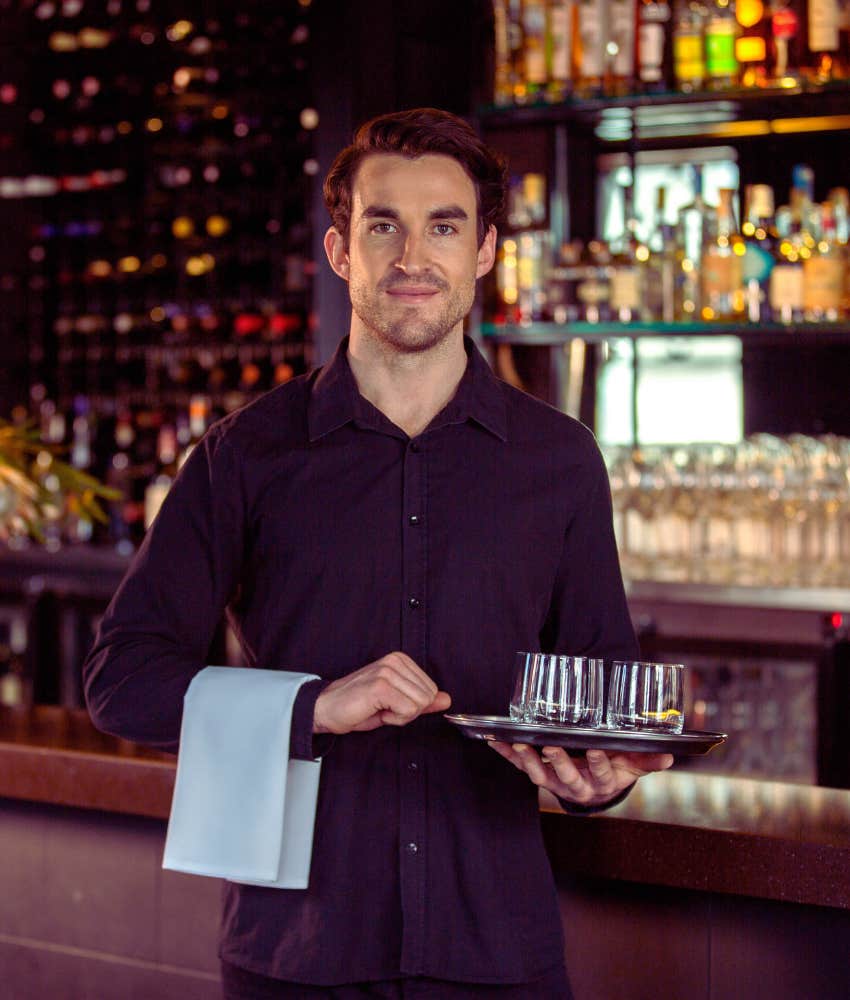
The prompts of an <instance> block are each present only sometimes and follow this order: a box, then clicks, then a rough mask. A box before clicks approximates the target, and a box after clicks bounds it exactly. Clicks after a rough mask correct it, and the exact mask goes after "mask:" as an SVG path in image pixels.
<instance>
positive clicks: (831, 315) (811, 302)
mask: <svg viewBox="0 0 850 1000" xmlns="http://www.w3.org/2000/svg"><path fill="white" fill-rule="evenodd" d="M816 235H817V240H816V243H815V246H814V247H813V249H812V251H811V253H810V254H809V256H807V257H805V258H804V260H803V309H804V316H805V318H806V320H808V321H810V322H814V323H823V322H834V321H836V320H838V319H841V318H842V316H843V312H842V300H843V298H844V278H845V260H844V255H843V254H842V252H841V248H840V246H839V245H838V241H837V238H836V232H835V216H834V214H833V210H832V204H831V203H830V202H828V201H825V202H824V203H823V204H822V205H821V208H820V226H819V231H818V232H817V234H816Z"/></svg>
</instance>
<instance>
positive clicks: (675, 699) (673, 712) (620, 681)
mask: <svg viewBox="0 0 850 1000" xmlns="http://www.w3.org/2000/svg"><path fill="white" fill-rule="evenodd" d="M684 673H685V668H684V665H683V664H681V663H644V662H638V661H622V660H615V661H614V664H613V668H612V671H611V681H610V684H609V686H608V707H607V711H606V722H607V723H608V725H609V726H610V727H612V728H614V729H638V730H643V731H646V732H654V733H681V731H682V729H683V728H684V724H685V712H684V703H685V698H684V693H685V685H684Z"/></svg>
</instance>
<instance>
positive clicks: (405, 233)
mask: <svg viewBox="0 0 850 1000" xmlns="http://www.w3.org/2000/svg"><path fill="white" fill-rule="evenodd" d="M476 212H477V204H476V196H475V186H474V184H473V182H472V180H471V179H470V177H469V176H468V174H467V173H466V172H465V170H464V169H463V167H462V166H461V165H460V164H459V163H458V162H457V161H456V160H454V159H452V158H451V157H449V156H443V155H437V154H426V155H424V156H420V157H417V158H416V159H408V158H406V157H403V156H397V155H395V154H389V153H378V154H373V155H371V156H368V157H366V158H365V159H364V160H363V162H362V163H361V164H360V167H359V169H358V170H357V173H356V174H355V177H354V183H353V190H352V199H351V230H350V240H349V246H348V249H347V250H346V248H345V246H344V244H343V240H342V237H341V235H340V234H339V233H337V232H336V230H335V229H330V230H329V231H328V233H327V235H326V237H325V249H326V250H327V252H328V258H329V260H330V262H331V266H332V267H333V268H334V270H335V271H336V273H337V274H339V275H340V277H343V278H345V279H346V280H347V281H348V286H349V295H350V297H351V306H352V310H353V314H354V315H353V317H352V335H355V334H362V335H364V336H370V337H372V338H375V339H377V340H379V341H380V342H381V343H382V344H384V345H385V346H386V347H390V348H392V349H393V350H396V351H400V352H403V353H415V352H419V351H425V350H428V349H429V348H431V347H434V346H436V345H437V344H439V343H441V342H443V341H445V340H446V339H447V338H448V337H450V336H451V335H457V336H459V335H460V332H461V331H462V329H463V319H464V317H465V316H466V314H467V313H468V312H469V310H470V308H471V307H472V301H473V298H474V295H475V280H476V278H479V277H481V275H483V274H486V273H487V271H489V270H490V268H491V267H492V265H493V256H494V247H495V238H496V231H495V229H494V228H493V227H491V228H490V231H489V232H488V233H487V236H486V237H485V239H484V242H483V244H482V245H481V247H479V246H478V239H477V215H476Z"/></svg>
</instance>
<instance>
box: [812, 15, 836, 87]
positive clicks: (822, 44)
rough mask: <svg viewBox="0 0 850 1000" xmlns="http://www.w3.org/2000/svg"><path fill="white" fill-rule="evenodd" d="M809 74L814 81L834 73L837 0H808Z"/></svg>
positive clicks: (821, 81) (817, 81) (830, 77)
mask: <svg viewBox="0 0 850 1000" xmlns="http://www.w3.org/2000/svg"><path fill="white" fill-rule="evenodd" d="M808 27H809V39H808V41H809V58H810V65H809V74H810V75H811V77H812V79H813V81H814V82H815V83H826V82H827V81H828V80H831V79H832V78H833V76H834V75H835V70H836V65H835V63H836V59H837V57H838V49H839V31H838V0H809V22H808Z"/></svg>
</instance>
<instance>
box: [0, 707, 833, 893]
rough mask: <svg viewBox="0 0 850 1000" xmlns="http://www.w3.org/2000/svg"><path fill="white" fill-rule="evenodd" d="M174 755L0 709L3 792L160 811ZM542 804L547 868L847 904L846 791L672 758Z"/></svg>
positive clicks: (43, 715) (167, 796) (62, 719)
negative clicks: (687, 767)
mask: <svg viewBox="0 0 850 1000" xmlns="http://www.w3.org/2000/svg"><path fill="white" fill-rule="evenodd" d="M175 766H176V758H175V757H174V756H172V755H171V754H166V753H159V752H157V751H154V750H148V749H145V748H143V747H139V746H137V745H135V744H132V743H128V742H126V741H124V740H119V739H116V738H115V737H111V736H105V735H104V734H102V733H99V732H98V731H97V730H96V729H94V727H93V726H92V725H91V723H90V721H89V719H88V716H87V715H86V713H85V711H84V710H82V709H63V708H57V707H54V706H38V707H36V708H32V709H29V710H26V711H18V710H12V709H0V797H3V798H8V799H26V800H29V801H36V802H44V803H52V804H55V805H63V806H73V807H77V808H82V809H94V810H102V811H107V812H117V813H124V814H126V815H133V816H147V817H154V818H158V819H166V818H167V817H168V813H169V809H170V806H171V794H172V790H173V785H174V773H175ZM541 807H542V821H543V834H544V838H545V841H546V846H547V849H548V851H549V856H550V858H551V861H552V865H553V868H554V870H555V873H556V875H559V876H564V875H566V876H572V875H576V876H590V877H599V878H608V879H617V880H623V881H628V882H640V883H644V884H650V885H665V886H672V887H676V888H683V889H691V890H703V891H707V892H721V893H731V894H734V895H743V896H753V897H757V898H763V899H776V900H784V901H787V902H796V903H808V904H812V905H818V906H831V907H837V908H840V909H846V910H850V790H845V789H833V788H819V787H815V786H810V785H795V784H789V783H784V782H775V781H758V780H754V779H746V778H735V777H726V776H718V775H705V774H691V773H688V772H686V771H678V772H677V771H676V770H675V769H674V770H672V771H667V772H664V773H661V774H655V775H651V776H648V777H646V778H644V779H643V780H642V781H640V782H639V783H638V785H637V787H636V788H635V789H634V791H633V792H632V794H631V795H629V796H628V798H627V799H626V800H625V801H624V802H622V803H621V804H620V805H619V806H616V807H615V808H613V809H611V810H608V811H607V812H603V813H599V814H597V815H594V816H589V817H588V816H568V815H565V814H564V813H563V812H562V811H561V810H560V808H559V806H558V805H557V802H556V800H555V799H554V798H551V797H548V796H546V795H543V796H541Z"/></svg>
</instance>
